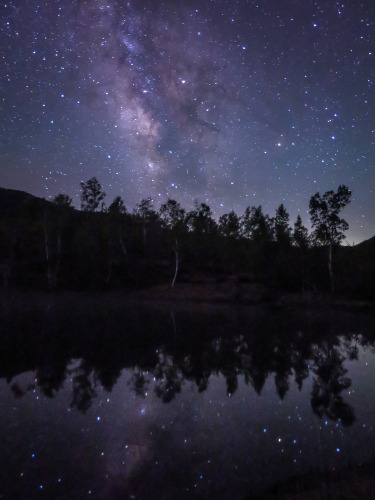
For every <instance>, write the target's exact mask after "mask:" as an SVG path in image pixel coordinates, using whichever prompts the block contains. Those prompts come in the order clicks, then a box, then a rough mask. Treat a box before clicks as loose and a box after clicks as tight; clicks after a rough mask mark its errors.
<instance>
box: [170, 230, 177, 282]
mask: <svg viewBox="0 0 375 500" xmlns="http://www.w3.org/2000/svg"><path fill="white" fill-rule="evenodd" d="M175 254H176V269H175V272H174V276H173V281H172V287H171V288H173V287H174V283H175V281H176V278H177V273H178V243H177V239H176V247H175Z"/></svg>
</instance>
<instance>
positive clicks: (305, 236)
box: [292, 215, 309, 290]
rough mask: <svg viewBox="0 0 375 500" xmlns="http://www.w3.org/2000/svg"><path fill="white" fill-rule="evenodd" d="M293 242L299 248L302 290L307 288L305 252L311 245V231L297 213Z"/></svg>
mask: <svg viewBox="0 0 375 500" xmlns="http://www.w3.org/2000/svg"><path fill="white" fill-rule="evenodd" d="M292 242H293V244H294V245H295V246H296V247H298V248H299V253H300V265H301V278H302V290H304V289H305V253H306V250H307V249H308V247H309V233H308V230H307V228H306V227H305V226H304V225H303V224H302V219H301V216H300V215H297V220H296V222H295V223H294V231H293V239H292Z"/></svg>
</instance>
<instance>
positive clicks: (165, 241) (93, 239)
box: [0, 177, 351, 291]
mask: <svg viewBox="0 0 375 500" xmlns="http://www.w3.org/2000/svg"><path fill="white" fill-rule="evenodd" d="M80 187H81V192H80V200H81V207H80V208H81V210H79V211H77V210H74V209H73V207H72V198H71V197H70V196H69V195H67V194H63V193H61V194H58V195H57V196H55V198H54V199H53V202H52V203H48V202H45V204H44V205H43V207H39V208H35V207H34V208H33V209H31V205H30V203H29V204H27V203H26V204H25V207H24V212H23V213H22V214H21V215H19V216H18V217H17V218H15V217H14V215H13V216H7V217H3V220H2V225H1V228H0V229H1V235H0V236H1V238H2V239H3V240H4V243H5V246H4V250H3V252H2V253H3V255H2V261H3V283H4V284H6V285H7V284H8V282H9V283H11V282H12V281H14V282H15V283H19V282H22V281H23V278H22V276H23V275H24V276H28V279H26V281H29V282H30V281H31V280H32V275H34V277H35V280H34V281H36V282H40V281H43V279H45V278H47V284H48V286H49V287H51V288H55V287H57V286H59V285H64V286H70V285H72V286H74V287H81V286H82V287H85V286H92V285H94V286H96V285H98V286H102V285H110V284H112V285H113V286H116V285H121V284H127V285H130V286H132V285H134V286H147V285H149V284H153V283H158V282H163V281H167V280H168V279H169V280H170V282H171V285H172V286H174V284H175V282H176V279H177V278H182V280H185V281H189V280H191V279H192V278H193V277H194V276H196V275H202V273H203V274H206V275H207V273H208V274H212V275H215V274H216V275H218V274H220V273H224V274H226V275H229V274H236V275H241V276H243V279H247V280H248V281H254V282H264V283H272V284H275V285H280V286H283V287H285V286H287V287H291V288H301V287H302V288H305V287H306V286H316V285H314V283H312V284H309V283H310V282H312V281H314V280H311V279H310V278H311V276H312V275H314V273H315V271H314V266H315V267H316V266H318V267H319V265H320V264H319V265H318V264H317V263H316V262H314V263H313V266H312V267H311V265H310V269H309V271H308V269H307V260H308V259H307V256H308V254H309V253H310V254H311V250H312V249H315V248H318V247H322V246H323V247H327V249H328V251H327V252H325V253H326V255H325V257H324V259H325V260H326V264H325V268H326V271H327V270H328V273H327V272H326V274H327V276H328V277H327V278H322V279H321V281H322V282H325V284H324V286H325V287H327V286H328V287H329V288H330V289H331V290H332V291H333V290H334V288H335V280H334V271H333V263H332V260H333V249H334V247H336V246H337V245H339V244H340V242H341V241H342V240H343V239H344V238H345V234H344V233H345V231H346V230H347V229H348V227H349V226H348V223H347V222H346V221H345V220H344V219H342V218H341V216H340V212H341V210H342V209H343V208H344V207H345V206H346V205H347V204H348V203H349V202H350V198H351V192H350V190H349V189H348V187H347V186H345V185H340V186H339V187H338V190H337V191H336V192H334V191H327V192H326V193H324V194H323V195H320V194H319V193H316V194H315V195H313V196H312V197H311V199H310V204H309V208H310V220H311V226H312V231H311V233H310V234H309V232H308V229H307V228H306V227H305V226H304V225H303V221H302V219H301V217H300V215H298V217H297V220H296V221H295V223H294V225H293V226H291V223H290V216H289V214H288V212H287V210H286V208H285V206H284V205H283V204H280V205H279V206H278V208H277V209H276V211H275V216H273V217H270V216H269V215H268V214H264V213H263V210H262V206H260V205H259V206H249V207H247V208H246V210H245V212H244V214H243V215H241V216H238V215H237V214H236V213H235V212H234V211H233V210H231V211H229V212H228V213H226V214H223V215H222V216H221V217H220V218H219V220H218V221H216V220H215V219H214V218H213V215H212V210H211V208H210V206H209V205H208V204H206V203H198V201H196V202H195V204H194V208H193V209H192V210H190V211H186V210H185V209H184V208H183V207H182V206H181V204H180V203H179V202H177V201H176V200H174V199H168V200H167V201H166V202H165V203H163V204H162V205H161V206H160V208H159V210H155V207H154V205H153V201H152V199H151V198H145V199H142V200H141V201H140V202H139V203H137V204H136V206H135V208H134V210H133V211H132V212H131V213H130V212H129V211H128V210H127V208H126V206H125V203H124V201H123V200H122V198H121V197H120V196H117V197H115V199H114V200H113V201H112V203H110V204H109V205H108V206H107V205H106V203H105V201H104V200H105V197H106V193H105V192H104V190H103V188H102V186H101V184H100V182H99V181H98V180H97V178H96V177H92V178H91V179H89V180H88V181H87V182H81V184H80ZM310 260H311V259H310ZM318 260H319V259H318ZM22 263H24V265H23V264H22ZM310 264H311V262H310ZM327 268H328V269H327ZM43 269H44V271H43ZM323 274H324V273H323ZM42 276H43V278H42ZM328 278H329V284H328V285H327V279H328Z"/></svg>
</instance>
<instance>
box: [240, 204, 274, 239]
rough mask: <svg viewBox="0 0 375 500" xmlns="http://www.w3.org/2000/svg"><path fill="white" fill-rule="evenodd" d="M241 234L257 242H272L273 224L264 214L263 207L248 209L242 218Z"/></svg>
mask: <svg viewBox="0 0 375 500" xmlns="http://www.w3.org/2000/svg"><path fill="white" fill-rule="evenodd" d="M241 234H242V235H243V236H244V237H245V238H250V239H252V240H253V241H257V242H266V241H271V240H272V222H271V220H270V218H269V216H268V215H264V214H263V211H262V207H261V205H259V207H255V206H253V207H251V208H250V207H247V208H246V210H245V213H244V215H243V216H242V217H241Z"/></svg>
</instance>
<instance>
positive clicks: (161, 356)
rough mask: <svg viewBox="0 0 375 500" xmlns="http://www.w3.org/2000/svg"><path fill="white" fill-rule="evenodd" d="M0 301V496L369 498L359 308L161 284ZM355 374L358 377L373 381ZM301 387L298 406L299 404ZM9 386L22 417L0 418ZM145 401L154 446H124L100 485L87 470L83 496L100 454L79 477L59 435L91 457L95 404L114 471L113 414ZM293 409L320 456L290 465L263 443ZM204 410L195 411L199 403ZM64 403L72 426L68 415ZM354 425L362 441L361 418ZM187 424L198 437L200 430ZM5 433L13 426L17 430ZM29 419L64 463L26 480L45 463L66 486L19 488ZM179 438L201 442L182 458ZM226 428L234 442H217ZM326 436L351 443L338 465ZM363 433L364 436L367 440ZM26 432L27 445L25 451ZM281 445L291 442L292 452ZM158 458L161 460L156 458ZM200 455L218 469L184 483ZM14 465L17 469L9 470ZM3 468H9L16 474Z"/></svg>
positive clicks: (302, 436) (72, 453)
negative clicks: (164, 293)
mask: <svg viewBox="0 0 375 500" xmlns="http://www.w3.org/2000/svg"><path fill="white" fill-rule="evenodd" d="M296 304H297V305H296ZM0 307H1V309H0V325H1V338H2V349H1V354H0V377H1V378H2V379H3V380H4V382H5V383H6V385H2V390H3V391H7V392H3V396H1V397H2V401H3V402H4V401H7V404H8V406H7V405H6V404H4V405H2V406H3V412H2V417H1V421H2V423H3V425H2V429H3V431H2V437H1V440H2V443H3V446H2V450H3V455H2V457H1V464H2V468H1V470H2V471H3V472H2V475H1V476H0V479H1V481H0V483H1V484H2V485H3V486H2V489H1V488H0V493H2V494H3V497H4V498H7V497H10V498H12V497H14V498H43V495H44V498H48V495H51V494H53V496H54V497H55V498H75V497H76V498H86V497H87V498H90V497H91V498H360V497H361V496H364V497H365V498H373V497H374V495H373V491H374V480H373V478H372V470H373V465H374V462H375V460H374V457H373V456H372V453H371V449H372V450H373V451H374V452H375V441H374V432H373V429H372V427H371V429H370V425H372V422H371V419H372V418H373V417H375V401H374V399H375V398H374V396H373V394H374V392H373V387H372V386H369V387H364V386H363V387H361V388H360V390H359V389H358V388H357V386H356V377H359V376H360V374H361V373H362V371H361V370H363V369H364V368H363V369H362V368H355V369H354V368H353V363H357V364H358V366H362V363H364V360H366V363H367V362H369V363H370V361H371V363H373V361H372V359H373V350H374V348H373V345H374V340H375V317H374V314H373V310H372V309H371V307H369V305H368V304H367V303H352V304H351V305H350V304H348V303H345V304H343V303H342V302H340V301H336V302H335V303H333V302H332V301H331V300H329V301H327V300H325V299H324V297H322V296H319V297H315V298H314V297H311V296H305V297H304V298H303V299H301V298H300V297H294V299H293V300H292V299H290V300H288V298H287V296H285V295H284V296H282V297H277V299H276V300H272V301H268V302H265V301H258V302H255V301H253V303H248V304H239V305H233V304H225V303H213V302H209V301H206V302H199V301H197V300H195V301H194V300H190V301H187V300H185V301H184V300H181V299H178V300H170V299H168V300H167V299H165V298H164V299H162V298H161V297H160V294H159V300H155V299H154V298H153V299H150V298H146V297H142V298H137V297H132V298H131V299H129V297H128V296H126V295H124V294H121V293H115V294H114V293H97V294H82V293H63V294H54V295H50V294H32V295H30V294H27V293H25V294H20V293H17V294H13V295H12V294H8V295H6V296H5V295H3V296H2V297H1V306H0ZM352 372H353V375H352ZM352 379H353V381H354V382H352ZM364 380H365V381H366V383H368V381H369V378H366V379H364ZM361 383H362V385H363V382H361ZM189 387H190V389H189ZM353 387H354V388H355V390H356V392H360V393H361V394H362V393H363V394H362V396H361V397H360V398H359V399H358V401H359V402H361V404H363V401H367V406H366V408H364V409H363V408H361V407H359V406H358V405H357V406H356V405H353V404H352V396H350V391H351V390H352V389H353ZM191 391H192V392H191ZM300 393H301V394H303V395H304V396H303V398H304V400H303V402H302V401H301V403H298V402H297V401H298V398H299V394H300ZM35 394H37V395H38V396H37V397H39V399H38V402H40V401H43V403H41V404H42V405H43V406H42V407H38V408H37V407H34V404H35V403H33V398H34V395H35ZM146 394H147V395H146ZM9 395H10V396H11V397H12V398H13V399H14V402H15V403H14V404H13V408H17V410H14V411H15V412H16V413H17V414H18V417H17V419H14V418H11V419H10V420H9V418H10V417H9V415H7V414H6V413H4V412H6V409H7V408H11V407H12V403H11V399H10V398H9ZM107 397H109V398H111V405H112V398H114V400H115V401H117V402H115V403H113V405H114V406H113V407H111V409H110V410H106V412H107V413H105V412H104V410H103V409H102V407H103V401H104V402H105V401H106V398H107ZM202 398H203V399H202ZM207 398H209V400H210V401H211V400H212V401H213V403H212V404H213V405H214V404H216V405H217V408H219V407H221V406H222V408H223V410H220V408H219V410H220V411H222V413H223V415H224V414H225V417H221V418H224V422H225V423H224V424H223V425H221V426H219V427H218V425H219V424H218V422H219V421H216V420H215V419H216V413H215V415H214V414H211V413H212V412H211V413H210V412H209V411H208V410H204V411H203V408H206V406H207V408H208V407H209V406H208V403H207ZM248 398H249V399H248ZM142 402H144V403H142ZM296 402H297V403H296ZM193 403H194V408H195V410H194V411H193V409H194V408H193V406H192V405H193ZM266 403H267V404H266ZM38 404H39V403H37V405H38ZM141 404H144V405H145V411H146V413H147V412H150V414H152V415H153V414H154V413H155V417H152V419H151V417H150V419H151V420H150V422H149V425H150V427H148V430H149V429H151V430H152V432H153V436H154V437H153V438H152V441H151V442H146V443H143V441H142V443H141V444H139V445H137V446H135V445H134V443H133V444H131V445H129V446H133V448H131V449H132V453H133V455H132V456H133V458H131V460H133V461H135V462H136V464H137V466H136V467H134V469H132V470H131V472H130V473H129V474H127V475H126V479H125V478H123V477H121V474H120V473H119V472H118V471H117V469H116V474H115V475H113V474H112V475H111V474H110V475H109V479H108V478H107V479H106V480H104V479H103V480H99V479H96V480H95V481H94V485H95V487H94V488H93V489H92V490H90V489H89V487H87V488H86V485H87V484H89V483H90V481H91V476H92V475H94V474H95V475H99V474H100V473H101V472H102V470H101V468H100V467H99V465H98V463H99V460H98V462H95V463H94V460H93V459H92V460H91V458H90V459H89V461H88V464H87V465H86V466H85V467H84V473H82V475H81V476H79V474H78V473H77V476H75V475H74V474H73V473H72V470H71V469H72V468H73V467H77V464H78V463H80V461H81V457H80V453H81V451H80V449H78V448H77V447H75V446H74V445H73V446H72V449H70V444H69V443H68V444H65V445H64V437H63V436H64V432H65V427H66V433H67V436H68V439H72V436H75V439H77V440H79V441H80V442H81V443H83V444H84V446H87V450H86V455H85V459H86V460H88V458H87V454H89V455H90V453H92V450H93V449H96V446H99V445H98V444H97V441H98V439H99V434H97V432H98V431H95V430H94V423H95V422H96V419H97V415H98V412H100V411H102V412H103V417H102V420H101V424H100V425H107V424H105V423H104V422H105V421H106V420H108V422H111V426H112V427H114V431H113V434H114V435H112V431H110V430H108V429H107V428H106V431H105V435H106V436H107V439H108V442H111V443H112V448H111V450H112V451H111V456H112V458H111V464H112V466H113V463H114V462H115V459H114V458H113V457H115V455H116V453H117V451H115V449H116V447H115V445H114V444H113V443H115V442H116V439H121V433H122V432H123V430H121V431H120V429H122V427H121V425H120V423H119V421H118V419H117V417H116V418H115V416H116V415H117V414H118V411H119V408H120V407H121V408H122V410H121V411H123V412H125V413H124V415H125V414H126V415H127V416H126V422H127V425H130V424H131V422H133V419H135V421H136V420H137V418H143V417H141V416H140V415H141V414H140V413H139V411H141V410H140V408H143V407H142V406H140V405H141ZM358 404H359V403H358ZM121 405H125V406H121ZM210 405H211V403H210ZM231 405H232V406H231ZM247 405H250V406H249V407H248V410H246V408H247ZM259 405H260V406H259ZM279 405H281V406H279ZM295 406H301V408H302V407H303V408H304V409H303V410H301V411H300V414H301V415H302V417H303V421H304V422H306V424H304V425H307V427H306V429H305V430H303V429H301V430H299V431H298V432H299V434H298V436H299V437H298V440H304V443H305V444H304V446H305V448H306V450H315V452H316V450H320V451H319V456H318V457H317V458H316V460H315V459H313V458H311V457H309V456H308V455H309V453H308V452H307V453H306V455H307V458H305V459H304V461H303V464H302V465H301V466H300V467H299V468H298V467H297V469H296V470H295V469H293V467H294V466H286V465H285V463H286V462H285V463H284V462H280V461H279V460H280V457H278V458H276V455H274V454H273V453H274V451H273V448H272V447H271V446H270V444H269V443H268V442H266V441H264V444H262V443H263V441H262V439H264V436H263V435H262V432H263V425H267V428H268V427H269V426H270V425H275V427H276V428H278V429H279V430H280V429H282V428H284V427H285V425H286V424H285V423H282V422H281V420H280V418H281V417H280V412H281V413H282V412H283V411H284V410H281V409H280V408H289V410H288V411H289V412H291V414H292V416H293V412H294V413H295V414H296V415H297V413H298V412H299V410H298V412H297V410H294V408H295ZM200 408H201V410H200V411H201V414H199V412H198V414H197V413H195V412H196V411H198V410H199V409H200ZM274 408H276V413H275V414H273V412H274V411H275V410H274ZM291 408H293V412H292V410H291ZM66 411H68V412H69V418H72V419H73V420H74V422H77V423H71V424H69V425H67V422H66V417H65V415H66ZM215 411H216V410H215ZM246 411H249V417H248V418H249V422H246V420H247V418H246ZM285 411H286V410H285ZM28 412H31V413H29V416H28ZM277 412H278V413H277ZM133 413H134V417H133ZM298 414H299V413H298ZM104 415H106V419H105V418H104ZM137 415H138V417H137ZM142 415H143V414H142ZM255 415H256V417H255ZM169 416H170V420H171V422H172V421H173V425H172V424H170V425H169V427H168V426H167V429H163V428H162V425H161V422H162V421H163V422H164V421H165V420H167V421H168V419H169ZM214 417H215V418H214ZM196 418H198V421H196ZM27 421H29V422H30V423H29V424H26V422H27ZM31 422H32V423H31ZM54 422H55V423H54ZM85 422H89V424H85ZM93 422H94V423H93ZM264 422H267V424H264ZM273 422H274V424H273ZM326 422H327V424H326ZM363 422H365V425H367V427H366V433H367V434H366V438H364V437H363V436H362V434H363V432H364V431H363V430H361V428H360V426H362V425H363ZM95 425H96V424H95ZM108 425H109V424H108ZM132 425H133V424H132ZM134 425H135V427H134V433H135V434H137V435H138V434H139V436H142V440H143V434H142V432H143V431H140V430H139V429H138V427H137V425H138V424H134ZM163 425H164V424H163ZM7 426H8V427H7ZM197 426H198V427H199V429H200V430H199V432H198V431H197V430H194V429H196V427H197ZM211 426H213V430H212V431H211V430H210V429H211ZM236 427H238V429H239V430H238V431H237V430H236ZM312 427H314V429H315V430H314V431H313V433H317V432H318V433H319V435H322V436H326V437H325V438H322V442H321V444H320V445H319V446H320V448H316V447H315V444H314V439H315V438H316V436H315V437H314V436H313V437H312V438H310V437H309V435H310V434H313V433H312V431H311V428H312ZM24 428H25V431H24ZM86 428H87V429H90V430H89V431H87V442H90V446H88V444H87V442H86V441H84V440H83V438H82V436H81V433H82V429H86ZM291 428H293V426H292V427H291ZM10 429H12V430H13V431H12V432H15V431H16V433H15V434H13V435H12V432H9V431H10ZM35 429H39V431H38V432H37V434H38V436H37V441H38V442H40V443H43V447H44V448H45V449H49V447H50V446H52V444H50V443H54V444H55V443H59V444H60V446H61V449H60V450H59V451H56V456H54V457H53V460H52V461H54V459H56V458H57V459H58V460H60V462H61V463H62V464H63V465H61V467H60V468H59V467H58V466H57V465H56V466H55V465H54V466H53V467H52V466H51V465H50V464H49V461H50V460H51V457H45V458H44V459H43V460H41V461H40V462H39V466H36V465H33V467H34V468H32V469H31V470H32V471H33V474H34V476H35V477H38V478H39V477H41V478H44V481H45V479H46V477H49V476H53V475H54V474H55V473H56V474H55V475H56V478H57V477H58V473H59V474H61V472H60V470H61V469H65V476H64V477H66V476H69V481H70V482H69V488H65V489H64V488H62V487H61V485H57V484H56V486H55V487H52V486H51V487H50V488H49V489H48V488H47V485H46V483H43V484H44V489H43V490H41V489H38V484H37V482H36V483H35V484H34V483H33V481H34V479H35V478H34V479H33V477H34V476H33V474H31V475H30V477H29V483H27V484H26V482H24V483H25V484H26V486H25V484H24V485H22V484H21V485H20V484H18V485H17V481H16V475H15V470H16V469H17V471H18V467H19V464H20V463H24V464H25V466H27V465H26V464H27V462H26V460H25V459H24V458H23V454H27V453H28V452H29V451H30V454H31V451H32V450H31V449H29V448H30V446H31V445H32V444H34V445H35V443H34V441H35V440H33V439H31V438H30V436H29V437H27V434H25V436H23V432H26V431H28V432H30V431H32V432H35ZM214 429H216V430H214ZM220 429H221V430H220ZM288 429H289V427H288ZM317 429H320V430H317ZM325 429H327V432H328V429H330V430H329V433H328V434H327V433H326V434H324V432H326V431H325ZM258 431H259V432H260V434H261V436H258V434H257V432H258ZM189 432H190V433H191V434H192V435H193V436H195V437H196V443H195V447H194V448H192V449H189V451H188V452H186V450H185V448H183V447H181V446H180V445H178V446H177V444H176V442H177V441H178V440H179V436H184V435H185V434H186V433H187V434H189ZM275 432H276V430H275ZM285 432H286V431H285ZM288 432H289V433H290V432H292V431H291V430H289V431H288ZM358 432H359V434H358V438H357V437H356V436H357V434H356V433H358ZM46 433H51V436H49V435H46ZM116 433H119V434H118V438H116ZM216 433H217V435H216ZM361 433H362V434H361ZM268 434H269V431H268ZM84 435H86V431H85V433H84ZM226 435H228V438H229V437H230V436H231V437H232V439H233V442H234V443H235V446H234V445H231V444H230V443H229V442H227V438H226ZM290 435H291V434H290ZM267 436H268V435H267ZM276 437H277V436H276V434H275V438H276ZM139 439H141V438H139ZM310 439H312V441H311V442H310V441H309V440H310ZM325 439H326V440H327V443H331V441H332V443H334V442H335V441H334V440H335V439H342V442H343V443H346V445H345V448H347V449H345V450H344V449H341V445H340V457H339V458H337V459H336V455H337V456H338V453H336V452H335V453H334V454H333V455H331V452H330V451H327V452H325V449H326V444H325ZM363 439H366V440H365V441H364V443H366V444H362V445H361V442H362V441H361V440H363ZM247 441H248V445H247V444H246V443H247ZM357 441H358V443H357ZM23 442H27V443H29V444H28V448H27V451H25V450H26V448H25V449H24V448H23V446H24V445H23V444H22V443H23ZM85 443H86V444H85ZM150 443H151V444H150ZM167 443H169V444H167ZM250 443H252V446H254V445H256V453H257V455H258V456H255V457H254V456H252V448H248V446H250ZM332 443H331V444H332ZM348 443H349V444H348ZM40 446H41V445H40ZM100 446H102V444H101V445H100ZM275 446H279V445H278V444H276V445H275ZM343 446H344V445H343ZM361 446H362V449H363V450H364V449H365V450H366V452H363V455H361V452H360V451H358V450H359V449H360V448H361ZM149 447H151V449H152V451H150V450H149ZM263 447H264V452H263V451H262V450H263ZM292 448H293V447H292ZM329 449H330V447H329V445H328V444H327V450H329ZM4 450H5V451H6V452H7V453H8V456H5V455H4V454H5V451H4ZM90 450H91V451H90ZM163 450H164V451H163ZM208 450H210V451H208ZM212 450H214V455H212V454H213V451H212ZM334 451H335V450H334ZM9 453H11V454H12V456H13V458H12V460H11V461H9ZM59 453H60V458H59ZM225 453H227V454H228V457H226V456H225ZM291 453H292V452H291V451H288V450H287V449H286V454H287V455H288V456H289V455H290V456H292V455H291ZM304 453H305V452H304ZM325 453H327V456H326V455H325ZM17 454H18V455H19V456H18V455H17ZM106 454H107V451H106ZM261 454H263V455H261ZM134 456H136V458H134ZM158 456H161V457H162V458H161V459H160V463H162V464H163V467H160V466H159V465H155V462H159V460H157V459H156V458H155V457H158ZM231 457H232V458H231ZM233 457H235V458H236V460H237V461H238V463H237V469H234V468H233V467H232V465H231V461H232V460H233ZM358 457H359V458H358ZM297 458H298V457H297ZM208 459H210V460H211V459H212V461H213V462H214V463H217V464H218V469H217V470H216V471H215V473H210V474H211V480H210V481H208V482H207V483H204V479H202V480H201V481H200V483H199V481H198V483H199V484H198V487H197V489H194V481H196V479H194V478H193V476H194V474H195V476H196V475H197V474H198V472H199V471H201V470H202V467H203V464H204V463H205V462H207V460H208ZM283 460H284V459H283ZM314 460H315V461H314ZM91 462H92V463H91ZM112 462H113V463H112ZM9 464H11V468H12V470H7V467H9ZM90 464H91V465H90ZM282 464H284V465H282ZM332 464H334V467H332ZM80 467H81V466H80ZM80 467H78V469H79V470H80ZM106 467H107V466H106ZM204 467H207V466H204ZM55 469H56V470H55ZM57 469H59V472H58V471H57ZM22 470H23V469H22ZM43 470H44V472H43ZM67 470H69V474H67V472H66V471H67ZM293 471H294V472H293ZM81 472H82V471H81ZM104 472H105V471H104ZM104 472H103V474H104ZM206 472H207V474H209V472H208V471H206V470H205V474H206ZM23 473H25V472H23ZM205 474H203V478H205V477H206V476H205ZM7 477H8V478H9V477H12V478H13V480H14V484H13V483H12V482H9V480H8V479H7ZM104 477H105V474H104ZM197 477H198V479H199V478H200V475H199V474H198V476H197ZM18 480H19V478H18ZM35 481H36V479H35ZM47 482H48V481H47ZM190 483H191V484H190ZM187 484H189V486H186V485H187ZM192 485H193V486H192ZM32 487H34V489H33V488H32ZM88 491H92V493H90V494H88ZM348 495H349V496H348Z"/></svg>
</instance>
